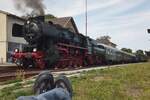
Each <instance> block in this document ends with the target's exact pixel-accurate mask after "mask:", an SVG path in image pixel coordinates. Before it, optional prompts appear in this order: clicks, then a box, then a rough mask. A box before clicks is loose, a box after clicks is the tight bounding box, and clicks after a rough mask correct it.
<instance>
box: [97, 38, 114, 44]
mask: <svg viewBox="0 0 150 100" xmlns="http://www.w3.org/2000/svg"><path fill="white" fill-rule="evenodd" d="M110 39H111V37H110V36H101V37H99V38H97V39H96V41H98V42H100V43H103V42H106V41H109V42H110Z"/></svg>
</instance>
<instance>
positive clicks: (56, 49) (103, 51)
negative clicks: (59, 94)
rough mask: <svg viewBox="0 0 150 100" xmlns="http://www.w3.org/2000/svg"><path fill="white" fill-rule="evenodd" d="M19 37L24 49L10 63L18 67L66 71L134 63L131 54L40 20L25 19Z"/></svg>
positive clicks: (134, 59)
mask: <svg viewBox="0 0 150 100" xmlns="http://www.w3.org/2000/svg"><path fill="white" fill-rule="evenodd" d="M23 33H24V39H25V40H26V41H27V42H28V45H27V46H25V47H24V48H23V51H19V50H18V49H16V50H15V52H14V54H13V61H14V62H15V63H16V64H17V65H18V66H21V67H39V68H41V69H43V68H46V67H51V68H52V67H55V68H58V67H59V68H66V67H77V66H78V67H80V66H89V65H102V64H108V63H123V62H124V63H128V62H134V61H136V56H135V55H133V54H129V53H125V52H123V51H120V50H118V49H115V48H112V47H109V46H106V45H104V44H99V43H97V42H96V41H95V40H93V39H91V38H89V37H86V36H84V35H82V34H79V33H73V32H71V31H69V30H68V29H65V28H62V27H61V26H59V25H55V24H53V23H52V22H45V21H44V17H43V16H39V17H34V18H29V19H28V20H27V21H26V22H25V24H24V26H23Z"/></svg>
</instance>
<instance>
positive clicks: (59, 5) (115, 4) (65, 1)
mask: <svg viewBox="0 0 150 100" xmlns="http://www.w3.org/2000/svg"><path fill="white" fill-rule="evenodd" d="M44 4H45V5H46V9H45V11H46V13H51V14H53V15H55V16H57V17H65V16H73V18H74V20H75V22H76V24H77V27H78V29H79V31H80V32H81V33H85V14H84V11H85V0H44ZM0 10H4V11H7V12H10V13H13V14H16V15H18V16H20V15H22V13H20V12H18V11H16V10H15V8H14V6H13V0H0ZM147 28H150V1H149V0H88V35H89V36H90V37H92V38H94V39H95V38H97V37H100V36H103V35H109V36H111V38H112V39H111V40H112V41H113V42H114V43H116V44H117V45H118V48H122V47H126V48H131V49H133V50H134V51H135V50H137V49H143V50H150V34H148V33H147V31H146V29H147Z"/></svg>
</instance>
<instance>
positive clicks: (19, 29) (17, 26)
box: [12, 23, 23, 37]
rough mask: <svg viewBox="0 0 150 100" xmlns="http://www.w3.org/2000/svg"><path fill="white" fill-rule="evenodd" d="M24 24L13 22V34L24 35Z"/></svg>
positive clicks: (16, 35)
mask: <svg viewBox="0 0 150 100" xmlns="http://www.w3.org/2000/svg"><path fill="white" fill-rule="evenodd" d="M22 30H23V25H20V24H17V23H15V24H13V28H12V36H14V37H23V31H22Z"/></svg>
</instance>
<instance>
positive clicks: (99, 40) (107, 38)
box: [96, 36, 117, 48]
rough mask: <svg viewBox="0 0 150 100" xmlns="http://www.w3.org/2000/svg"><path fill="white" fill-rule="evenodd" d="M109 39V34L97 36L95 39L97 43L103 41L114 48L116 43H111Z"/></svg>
mask: <svg viewBox="0 0 150 100" xmlns="http://www.w3.org/2000/svg"><path fill="white" fill-rule="evenodd" d="M110 39H111V37H110V36H101V37H98V38H97V39H96V41H97V42H99V43H103V44H106V45H109V46H112V47H114V48H115V47H116V46H117V45H116V44H114V43H112V42H111V41H110Z"/></svg>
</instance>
